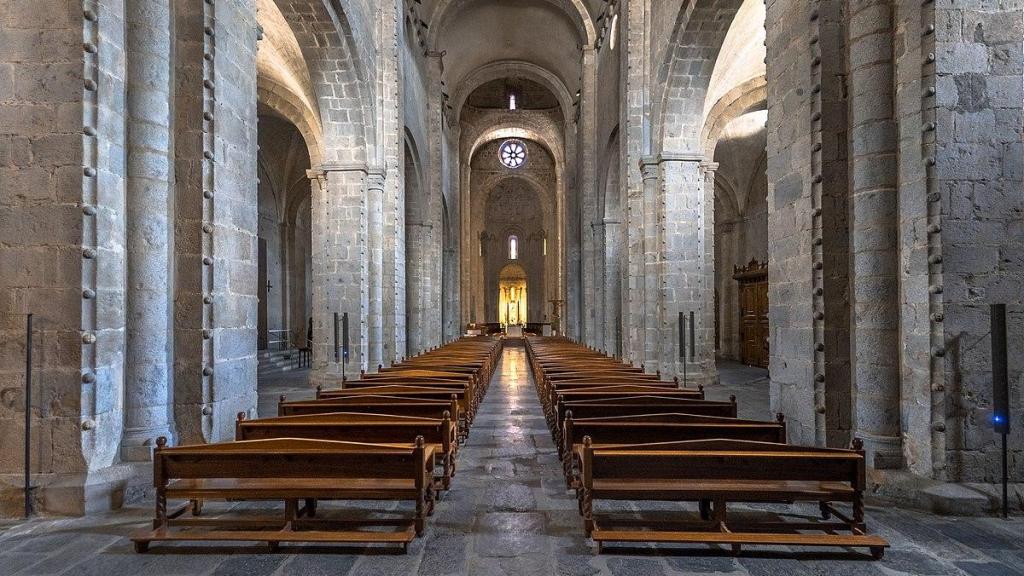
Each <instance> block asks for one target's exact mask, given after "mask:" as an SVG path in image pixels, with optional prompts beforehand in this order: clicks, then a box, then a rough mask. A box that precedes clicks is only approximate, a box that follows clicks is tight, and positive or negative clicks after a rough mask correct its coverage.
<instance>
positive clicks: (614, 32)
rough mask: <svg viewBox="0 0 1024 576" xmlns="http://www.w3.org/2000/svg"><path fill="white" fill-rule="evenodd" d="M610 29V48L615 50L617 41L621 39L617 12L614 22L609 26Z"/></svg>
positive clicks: (613, 17)
mask: <svg viewBox="0 0 1024 576" xmlns="http://www.w3.org/2000/svg"><path fill="white" fill-rule="evenodd" d="M609 28H611V33H610V35H609V37H608V46H610V47H611V49H612V50H615V44H616V42H617V40H618V39H619V14H618V12H616V13H615V15H614V16H612V22H611V24H610V25H609Z"/></svg>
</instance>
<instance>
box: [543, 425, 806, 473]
mask: <svg viewBox="0 0 1024 576" xmlns="http://www.w3.org/2000/svg"><path fill="white" fill-rule="evenodd" d="M561 436H562V443H561V444H559V446H558V448H559V455H560V456H561V458H562V464H563V467H564V469H565V473H566V482H567V485H568V486H569V487H570V488H577V487H578V486H579V482H578V480H579V476H578V472H579V462H580V458H581V457H582V452H583V439H584V438H591V440H592V446H593V448H594V449H601V448H610V447H613V446H617V445H635V446H633V447H635V448H637V449H639V448H643V449H658V448H659V447H660V446H661V445H662V444H659V443H665V442H668V443H671V442H678V441H680V440H708V439H712V438H726V439H729V440H754V441H757V442H778V443H780V444H785V443H786V422H785V418H784V417H783V415H782V414H779V415H778V416H777V417H776V419H775V421H762V420H741V419H739V418H723V417H719V416H701V415H696V414H681V413H662V414H639V415H628V416H611V417H604V418H575V417H574V416H573V413H572V411H571V410H569V411H566V413H565V420H564V421H563V424H562V434H561Z"/></svg>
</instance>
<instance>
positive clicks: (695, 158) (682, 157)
mask: <svg viewBox="0 0 1024 576" xmlns="http://www.w3.org/2000/svg"><path fill="white" fill-rule="evenodd" d="M705 161H706V158H705V156H704V154H701V153H700V152H663V153H662V154H661V155H659V156H658V163H659V164H666V163H669V162H697V163H698V164H699V163H703V162H705Z"/></svg>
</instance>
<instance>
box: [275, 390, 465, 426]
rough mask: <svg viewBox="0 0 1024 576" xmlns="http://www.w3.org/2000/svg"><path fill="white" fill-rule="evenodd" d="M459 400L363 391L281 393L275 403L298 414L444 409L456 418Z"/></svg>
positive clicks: (418, 413)
mask: <svg viewBox="0 0 1024 576" xmlns="http://www.w3.org/2000/svg"><path fill="white" fill-rule="evenodd" d="M459 410H460V408H459V400H458V398H457V397H455V396H452V397H451V399H450V400H449V401H448V402H445V401H443V400H431V399H423V398H412V397H408V396H385V395H380V394H366V395H357V396H344V397H338V398H329V399H323V400H290V401H289V400H287V399H286V398H285V396H284V395H281V399H280V402H279V403H278V405H277V415H278V416H299V415H302V414H324V413H328V412H361V413H365V414H393V415H395V416H411V417H414V418H441V417H442V415H443V414H444V413H445V412H448V413H449V414H451V415H452V419H453V420H454V421H455V422H458V421H459Z"/></svg>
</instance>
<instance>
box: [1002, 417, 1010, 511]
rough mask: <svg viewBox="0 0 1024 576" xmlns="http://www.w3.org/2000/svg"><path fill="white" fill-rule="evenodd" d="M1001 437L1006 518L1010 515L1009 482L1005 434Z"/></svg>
mask: <svg viewBox="0 0 1024 576" xmlns="http://www.w3.org/2000/svg"><path fill="white" fill-rule="evenodd" d="M1002 437H1003V518H1004V519H1007V518H1009V517H1010V499H1009V490H1008V488H1007V487H1008V486H1009V483H1010V479H1009V473H1008V472H1007V463H1006V434H1003V435H1002Z"/></svg>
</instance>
